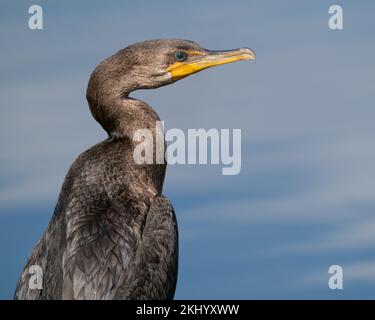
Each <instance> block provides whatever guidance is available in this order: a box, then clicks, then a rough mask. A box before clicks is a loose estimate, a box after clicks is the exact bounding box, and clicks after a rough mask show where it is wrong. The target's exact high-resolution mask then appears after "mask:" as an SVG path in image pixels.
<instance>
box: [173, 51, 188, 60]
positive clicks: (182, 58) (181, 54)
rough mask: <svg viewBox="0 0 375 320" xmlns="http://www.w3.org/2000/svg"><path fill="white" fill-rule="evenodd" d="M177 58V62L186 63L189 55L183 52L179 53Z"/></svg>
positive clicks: (176, 55)
mask: <svg viewBox="0 0 375 320" xmlns="http://www.w3.org/2000/svg"><path fill="white" fill-rule="evenodd" d="M175 57H176V60H177V61H184V60H186V58H187V54H186V53H185V52H183V51H177V52H176V54H175Z"/></svg>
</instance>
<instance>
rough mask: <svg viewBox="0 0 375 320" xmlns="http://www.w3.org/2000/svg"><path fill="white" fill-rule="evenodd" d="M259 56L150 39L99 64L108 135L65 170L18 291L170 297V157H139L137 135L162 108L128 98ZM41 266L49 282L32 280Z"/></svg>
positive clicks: (173, 233)
mask: <svg viewBox="0 0 375 320" xmlns="http://www.w3.org/2000/svg"><path fill="white" fill-rule="evenodd" d="M248 59H255V53H254V52H253V51H251V50H250V49H248V48H241V49H236V50H228V51H209V50H206V49H203V48H202V47H201V46H199V45H198V44H196V43H195V42H192V41H187V40H149V41H144V42H141V43H136V44H133V45H130V46H129V47H127V48H125V49H122V50H120V51H119V52H117V53H116V54H115V55H113V56H111V57H109V58H108V59H106V60H104V61H103V62H101V63H100V64H99V65H98V66H97V67H96V69H95V70H94V71H93V73H92V74H91V77H90V80H89V84H88V88H87V95H86V96H87V100H88V103H89V106H90V110H91V113H92V115H93V117H94V118H95V120H96V121H98V122H99V123H100V125H101V126H102V127H103V128H104V130H105V131H106V132H107V133H108V139H106V140H104V141H103V142H101V143H99V144H97V145H95V146H93V147H92V148H90V149H89V150H87V151H85V152H84V153H82V154H81V155H80V156H79V157H78V158H77V159H76V160H75V162H74V163H73V164H72V166H71V168H70V169H69V172H68V173H67V175H66V177H65V180H64V183H63V186H62V190H61V192H60V195H59V198H58V202H57V204H56V208H55V211H54V214H53V217H52V220H51V222H50V223H49V226H48V228H47V230H46V231H45V233H44V234H43V236H42V237H41V239H40V240H39V242H38V243H37V244H36V246H35V247H34V249H33V251H32V254H31V256H30V258H29V260H28V262H27V264H26V267H25V269H24V271H23V273H22V275H21V277H20V279H19V281H18V285H17V288H16V292H15V295H14V298H15V299H173V297H174V292H175V288H176V281H177V269H178V232H177V223H176V217H175V213H174V210H173V207H172V205H171V203H170V202H169V200H168V199H167V198H166V197H165V196H163V195H162V188H163V181H164V176H165V170H166V164H153V165H150V164H145V165H139V164H136V163H135V162H134V160H133V158H132V154H133V150H134V147H135V145H134V142H133V140H132V137H133V134H134V132H135V131H136V130H137V129H149V130H151V131H152V132H153V134H155V123H156V121H159V117H158V115H157V114H156V112H155V111H154V110H153V109H152V108H151V107H149V106H148V105H147V104H146V103H145V102H143V101H140V100H137V99H134V98H131V97H129V93H130V92H132V91H134V90H137V89H150V88H157V87H161V86H164V85H167V84H170V83H173V82H175V81H177V80H180V79H182V78H184V77H186V76H188V75H190V74H193V73H196V72H198V71H201V70H203V69H206V68H209V67H213V66H217V65H221V64H225V63H230V62H234V61H239V60H248ZM35 265H36V266H39V267H40V268H41V270H42V272H43V274H42V289H35V288H30V287H29V281H30V277H31V274H30V267H32V266H35Z"/></svg>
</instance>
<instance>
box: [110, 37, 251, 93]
mask: <svg viewBox="0 0 375 320" xmlns="http://www.w3.org/2000/svg"><path fill="white" fill-rule="evenodd" d="M114 57H115V59H116V60H117V63H116V64H117V71H119V65H120V66H122V69H123V73H124V74H126V77H127V81H129V79H132V80H133V87H134V88H132V89H146V88H157V87H161V86H163V85H167V84H170V83H172V82H175V81H178V80H180V79H183V78H185V77H187V76H189V75H191V74H194V73H197V72H199V71H202V70H204V69H207V68H211V67H215V66H219V65H222V64H226V63H231V62H236V61H240V60H255V52H254V51H252V50H250V49H248V48H239V49H233V50H224V51H212V50H207V49H204V48H202V47H201V46H200V45H198V44H197V43H195V42H193V41H188V40H148V41H144V42H140V43H136V44H133V45H131V46H129V47H127V48H125V49H123V50H120V51H119V52H118V53H117V54H116V55H115V56H114ZM120 70H121V68H120Z"/></svg>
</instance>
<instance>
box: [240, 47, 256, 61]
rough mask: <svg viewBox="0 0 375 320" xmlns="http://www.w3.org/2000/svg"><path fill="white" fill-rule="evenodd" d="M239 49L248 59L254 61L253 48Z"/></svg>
mask: <svg viewBox="0 0 375 320" xmlns="http://www.w3.org/2000/svg"><path fill="white" fill-rule="evenodd" d="M240 51H242V52H243V53H244V54H246V55H248V56H249V60H254V61H256V53H255V51H254V50H251V49H250V48H241V49H240Z"/></svg>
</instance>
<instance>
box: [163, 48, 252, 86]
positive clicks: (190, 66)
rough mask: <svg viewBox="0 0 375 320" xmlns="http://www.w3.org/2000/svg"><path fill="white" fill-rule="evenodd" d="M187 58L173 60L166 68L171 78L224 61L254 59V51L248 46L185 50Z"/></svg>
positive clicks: (183, 76) (223, 62)
mask: <svg viewBox="0 0 375 320" xmlns="http://www.w3.org/2000/svg"><path fill="white" fill-rule="evenodd" d="M187 54H188V59H187V60H186V61H183V62H175V63H174V64H172V65H171V66H169V67H168V68H167V71H168V72H169V73H170V74H171V76H172V80H173V81H177V80H180V79H182V78H185V77H187V76H189V75H191V74H193V73H196V72H199V71H202V70H204V69H207V68H211V67H215V66H219V65H222V64H226V63H231V62H236V61H241V60H255V58H256V56H255V52H254V51H253V50H250V49H249V48H239V49H234V50H225V51H210V50H206V51H204V52H198V51H193V52H187Z"/></svg>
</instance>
